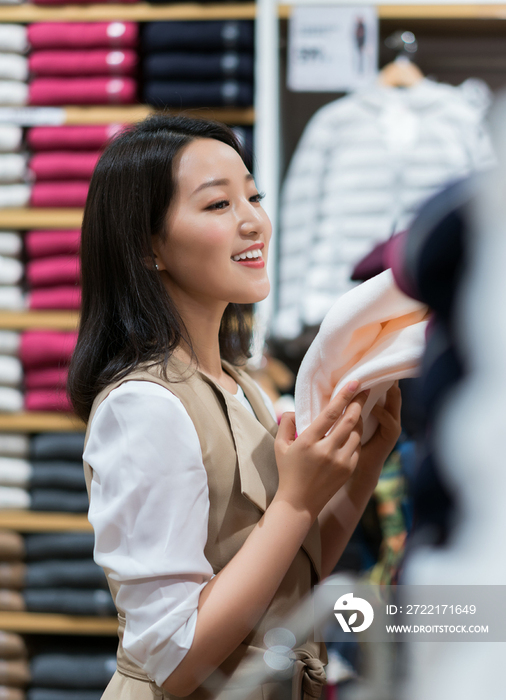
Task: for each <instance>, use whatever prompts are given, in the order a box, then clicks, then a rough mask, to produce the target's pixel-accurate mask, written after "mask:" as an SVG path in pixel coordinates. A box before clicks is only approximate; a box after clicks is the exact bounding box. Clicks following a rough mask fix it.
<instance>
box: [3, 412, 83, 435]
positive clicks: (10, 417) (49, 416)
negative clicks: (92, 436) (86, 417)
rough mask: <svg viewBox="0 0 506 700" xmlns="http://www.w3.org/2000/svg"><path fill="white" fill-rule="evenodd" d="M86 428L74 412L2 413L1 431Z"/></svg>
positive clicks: (51, 430) (23, 431) (31, 431)
mask: <svg viewBox="0 0 506 700" xmlns="http://www.w3.org/2000/svg"><path fill="white" fill-rule="evenodd" d="M76 430H82V431H84V430H85V425H84V423H83V422H82V421H81V420H79V418H78V417H77V416H74V415H73V414H72V413H50V412H49V411H48V412H43V411H41V412H40V413H39V412H36V411H33V412H31V411H26V412H21V413H0V432H1V431H4V432H17V433H49V432H53V431H61V432H73V431H76Z"/></svg>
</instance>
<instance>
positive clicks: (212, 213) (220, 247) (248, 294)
mask: <svg viewBox="0 0 506 700" xmlns="http://www.w3.org/2000/svg"><path fill="white" fill-rule="evenodd" d="M174 175H175V181H176V192H175V197H174V200H173V202H172V204H171V206H170V208H169V211H168V213H167V219H166V236H165V240H163V241H162V240H160V239H159V240H157V241H156V242H155V245H154V246H153V248H154V252H155V255H156V262H157V264H158V269H159V270H161V271H162V270H163V271H165V274H164V277H163V279H164V283H165V284H166V286H167V288H168V290H169V293H170V294H171V296H172V297H173V299H174V300H175V302H176V304H177V302H178V301H183V300H184V299H185V300H186V301H190V300H191V301H193V302H196V303H203V304H205V305H209V304H213V302H219V303H220V304H224V305H225V306H226V304H228V303H230V302H233V303H239V304H248V303H254V302H258V301H261V300H262V299H264V298H265V297H266V296H267V294H268V293H269V280H268V278H267V271H266V263H267V249H268V246H269V241H270V237H271V223H270V221H269V218H268V217H267V214H266V213H265V211H264V210H263V208H262V206H261V204H260V195H259V193H258V190H257V188H256V186H255V183H254V181H253V177H252V175H251V174H250V173H249V172H248V169H247V168H246V166H245V165H244V163H243V161H242V159H241V157H240V156H239V154H238V153H237V152H236V151H235V150H234V149H233V148H231V147H230V146H227V145H226V144H224V143H222V142H221V141H216V140H215V139H196V140H195V141H192V142H191V143H190V144H188V146H186V147H185V148H184V149H183V150H182V151H181V153H180V154H179V155H178V157H177V159H176V161H175V163H174ZM246 252H247V253H248V257H247V256H246ZM238 256H240V258H239V257H238ZM251 256H254V257H251Z"/></svg>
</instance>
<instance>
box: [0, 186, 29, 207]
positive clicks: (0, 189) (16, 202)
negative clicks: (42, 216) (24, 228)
mask: <svg viewBox="0 0 506 700" xmlns="http://www.w3.org/2000/svg"><path fill="white" fill-rule="evenodd" d="M31 194H32V186H31V185H25V184H23V185H0V207H26V206H28V204H29V202H30V196H31Z"/></svg>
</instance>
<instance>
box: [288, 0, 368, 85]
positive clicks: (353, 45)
mask: <svg viewBox="0 0 506 700" xmlns="http://www.w3.org/2000/svg"><path fill="white" fill-rule="evenodd" d="M377 73H378V15H377V11H376V8H375V7H370V6H367V7H361V6H356V7H313V6H311V7H294V8H293V14H292V16H291V17H290V25H289V34H288V88H289V89H290V90H294V91H295V92H350V91H353V90H356V89H357V88H360V87H362V86H364V85H367V84H369V83H370V82H371V81H373V80H374V78H375V77H376V75H377Z"/></svg>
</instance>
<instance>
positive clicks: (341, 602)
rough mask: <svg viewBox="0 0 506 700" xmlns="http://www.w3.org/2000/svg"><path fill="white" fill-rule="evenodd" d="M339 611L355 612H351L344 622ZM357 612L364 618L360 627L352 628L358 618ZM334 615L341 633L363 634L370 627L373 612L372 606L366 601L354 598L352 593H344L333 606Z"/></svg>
mask: <svg viewBox="0 0 506 700" xmlns="http://www.w3.org/2000/svg"><path fill="white" fill-rule="evenodd" d="M339 610H343V611H346V612H351V611H355V612H353V613H352V614H351V615H350V617H349V619H348V621H346V620H345V619H344V615H343V614H342V612H337V611H339ZM357 611H358V612H361V613H362V615H363V616H364V621H363V622H362V624H361V625H358V626H357V627H353V625H354V624H355V622H356V621H357V618H358V613H357ZM334 615H335V616H336V618H337V621H338V622H339V624H340V625H341V627H342V629H343V632H363V631H364V630H366V629H368V627H370V626H371V625H372V621H373V620H374V610H373V609H372V605H371V604H370V603H368V602H367V600H364V598H355V597H354V596H353V593H346V594H345V595H342V596H341V597H340V598H338V599H337V601H336V604H335V605H334Z"/></svg>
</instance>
